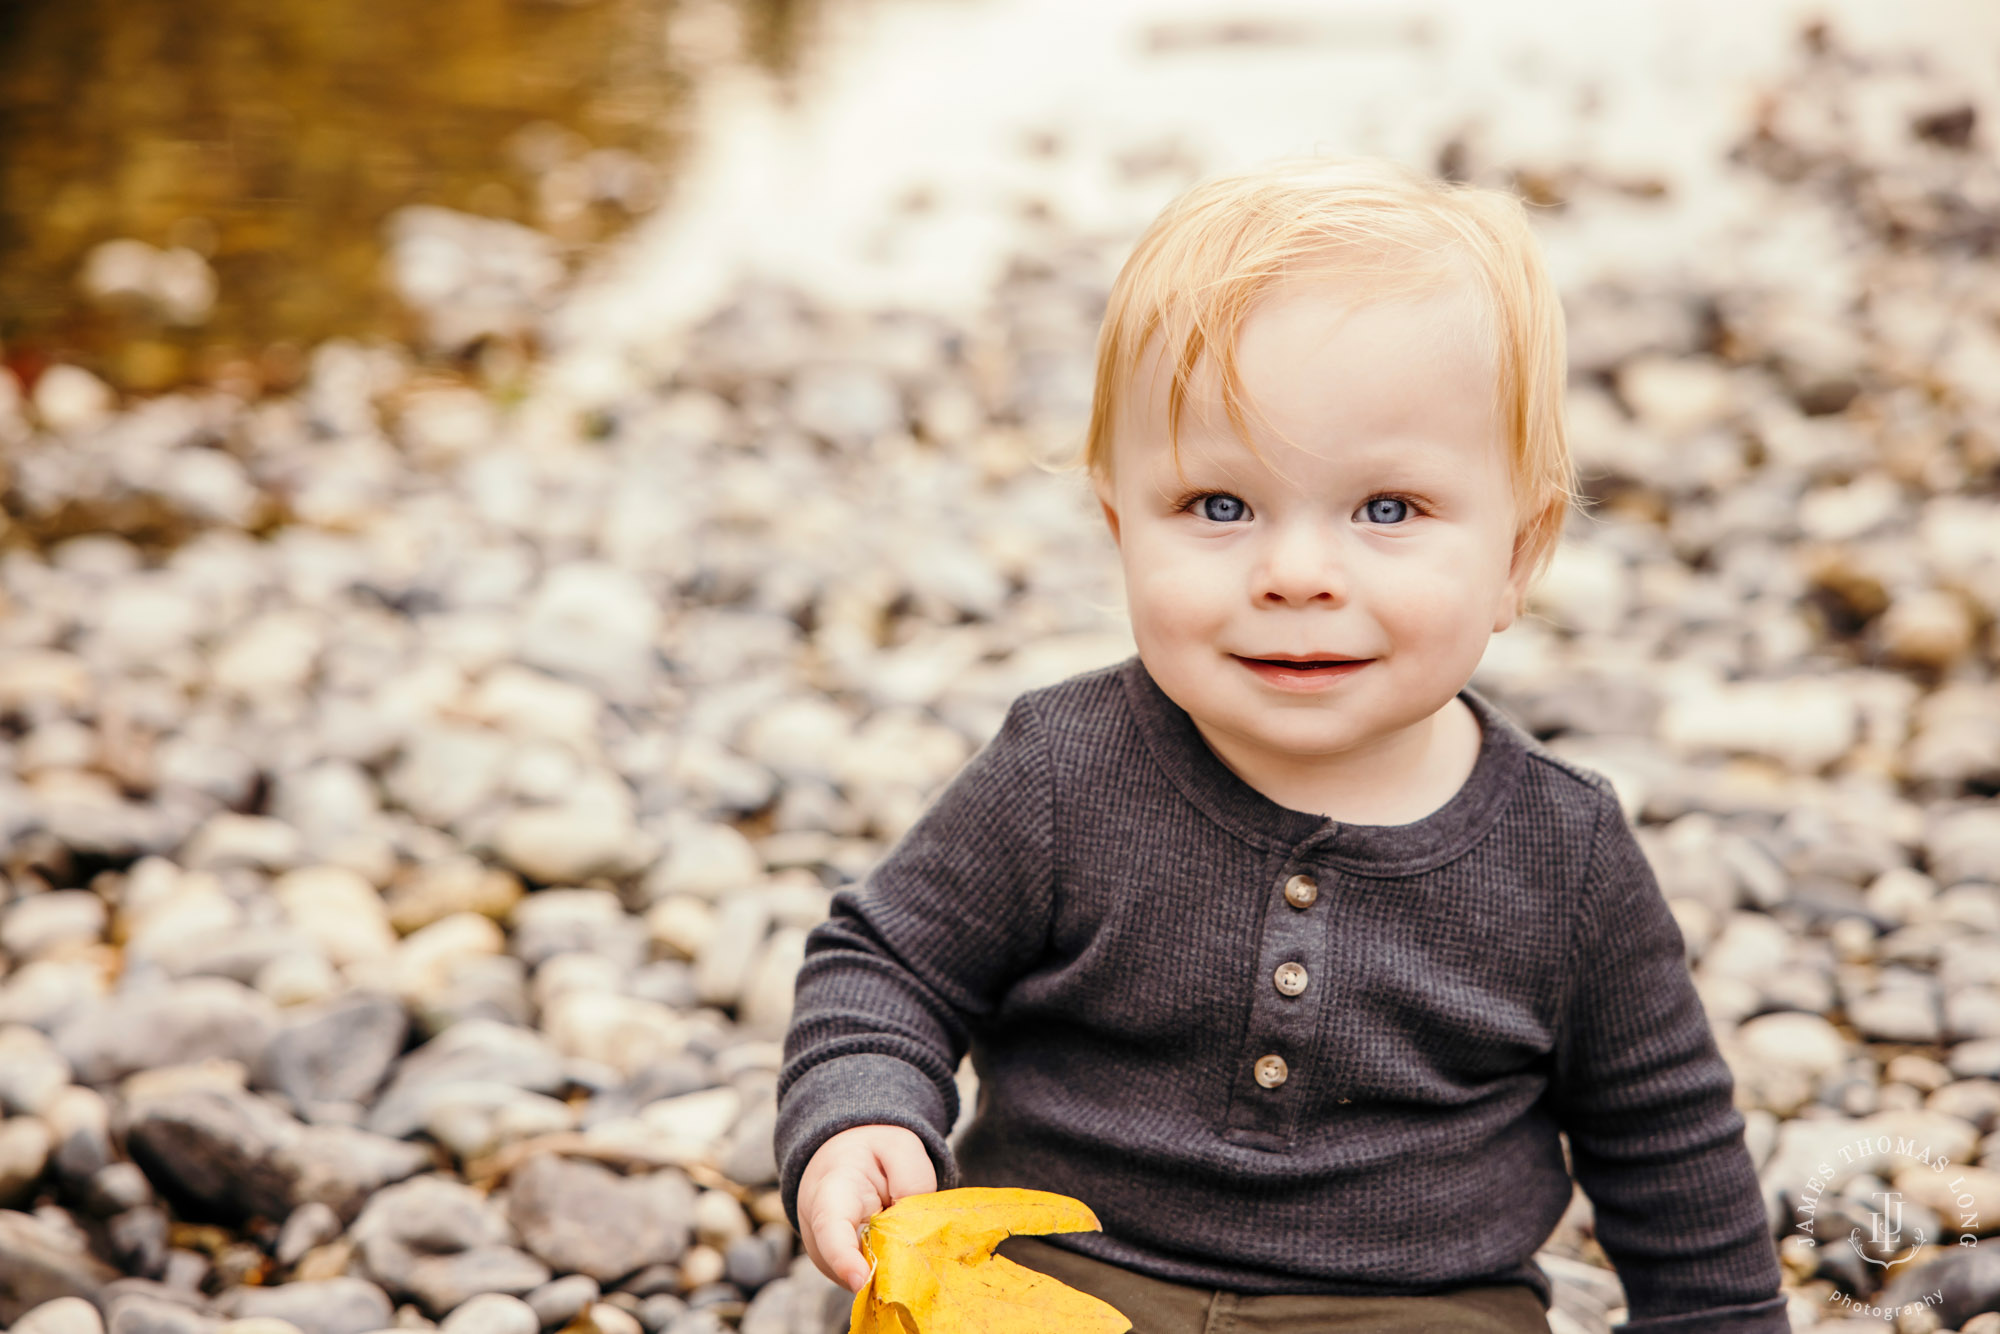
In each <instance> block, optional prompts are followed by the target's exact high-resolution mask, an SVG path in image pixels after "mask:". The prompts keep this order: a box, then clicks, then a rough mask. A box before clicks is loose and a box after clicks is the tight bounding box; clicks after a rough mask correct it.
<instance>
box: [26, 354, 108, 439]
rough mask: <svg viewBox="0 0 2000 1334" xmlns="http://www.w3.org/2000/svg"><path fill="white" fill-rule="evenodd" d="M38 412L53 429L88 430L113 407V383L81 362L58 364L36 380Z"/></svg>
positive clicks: (104, 417) (101, 422)
mask: <svg viewBox="0 0 2000 1334" xmlns="http://www.w3.org/2000/svg"><path fill="white" fill-rule="evenodd" d="M34 401H35V415H36V416H38V417H40V418H41V419H42V421H43V423H44V424H45V425H47V426H48V427H49V429H50V430H53V431H61V432H64V433H71V432H77V431H87V430H89V429H90V428H92V427H94V426H98V425H101V424H103V422H104V420H105V419H106V418H107V417H108V416H109V415H110V413H111V409H112V406H113V404H112V394H111V386H109V385H107V384H105V383H104V381H102V380H100V379H98V378H97V377H96V376H95V375H92V374H91V373H90V372H89V371H87V370H85V369H83V367H81V366H70V365H64V364H58V365H55V366H51V367H49V368H48V369H47V370H45V371H43V372H42V376H41V378H40V379H39V380H37V381H35V395H34Z"/></svg>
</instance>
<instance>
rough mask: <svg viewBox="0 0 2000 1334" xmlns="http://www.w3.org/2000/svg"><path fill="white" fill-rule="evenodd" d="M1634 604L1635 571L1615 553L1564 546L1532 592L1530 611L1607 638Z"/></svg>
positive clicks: (1580, 546) (1568, 543)
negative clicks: (1632, 602) (1633, 582)
mask: <svg viewBox="0 0 2000 1334" xmlns="http://www.w3.org/2000/svg"><path fill="white" fill-rule="evenodd" d="M1631 601H1632V571H1631V567H1630V566H1629V565H1628V564H1627V563H1626V561H1625V559H1624V558H1623V557H1622V556H1620V555H1619V554H1618V553H1617V552H1615V551H1610V550H1607V549H1605V548H1603V547H1600V546H1586V545H1583V544H1581V543H1577V542H1564V543H1562V544H1560V545H1559V546H1557V547H1556V554H1555V557H1554V559H1552V560H1551V561H1550V562H1549V568H1548V570H1547V571H1546V572H1545V573H1544V574H1543V575H1542V578H1541V579H1540V580H1539V581H1538V582H1537V583H1536V584H1535V586H1534V588H1533V589H1532V590H1530V593H1529V598H1528V605H1529V607H1530V608H1531V609H1532V610H1534V611H1536V612H1538V613H1540V614H1541V615H1544V616H1547V617H1548V618H1549V619H1550V620H1552V621H1554V622H1555V623H1556V624H1557V625H1559V626H1562V627H1563V628H1564V629H1567V630H1575V631H1582V632H1585V633H1592V634H1604V633H1607V632H1609V631H1612V630H1615V629H1617V628H1618V625H1619V623H1620V622H1621V621H1622V620H1623V619H1624V617H1625V612H1626V609H1627V607H1628V606H1629V605H1630V604H1631Z"/></svg>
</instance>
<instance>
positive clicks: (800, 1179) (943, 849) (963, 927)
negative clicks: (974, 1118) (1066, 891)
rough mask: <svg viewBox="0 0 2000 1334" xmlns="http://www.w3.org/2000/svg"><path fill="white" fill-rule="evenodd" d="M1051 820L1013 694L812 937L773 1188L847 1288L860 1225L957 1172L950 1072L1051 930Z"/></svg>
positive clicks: (810, 1247)
mask: <svg viewBox="0 0 2000 1334" xmlns="http://www.w3.org/2000/svg"><path fill="white" fill-rule="evenodd" d="M1054 819H1055V812H1054V792H1053V784H1052V780H1051V777H1050V766H1049V759H1048V747H1047V744H1046V740H1045V738H1044V735H1043V732H1042V727H1041V723H1040V720H1039V718H1038V717H1037V715H1036V714H1035V712H1034V709H1033V706H1032V705H1031V704H1029V703H1028V702H1027V700H1026V699H1025V698H1024V699H1017V700H1016V701H1015V702H1014V704H1013V706H1012V707H1011V708H1010V709H1009V710H1008V712H1007V716H1006V718H1005V720H1004V721H1003V722H1002V723H1001V726H1000V730H999V731H998V732H997V733H996V734H995V735H994V737H993V739H992V740H991V741H989V742H988V743H987V744H986V745H985V746H984V747H982V748H981V749H980V751H979V752H978V753H977V754H975V755H974V756H973V757H972V758H971V759H970V760H968V761H967V762H966V765H965V767H964V768H963V769H961V770H960V771H959V773H958V775H957V776H956V777H955V778H953V779H952V781H951V782H950V783H949V784H947V785H946V787H945V789H944V791H943V792H941V793H940V794H939V795H938V797H937V798H936V800H935V801H933V802H932V803H931V805H930V807H929V808H928V809H927V810H926V811H925V812H924V814H923V815H922V816H921V817H920V818H919V819H918V820H917V822H916V823H915V824H914V825H912V826H911V828H910V830H909V832H908V833H906V834H905V835H904V836H903V838H902V839H901V840H900V841H899V842H898V843H897V844H896V846H895V847H894V848H893V849H892V850H891V851H890V852H889V854H888V855H887V856H886V857H884V858H883V860H882V861H881V862H880V863H879V864H878V865H877V866H876V867H875V868H874V870H873V871H871V872H870V873H869V875H868V877H867V879H866V881H865V882H864V883H863V884H862V885H861V886H859V887H858V888H857V887H850V888H848V889H844V890H842V891H841V892H840V893H838V894H836V895H834V898H833V906H832V910H831V915H830V916H829V917H828V918H827V920H826V921H825V922H822V923H821V924H820V925H819V926H817V927H815V928H814V929H813V931H812V933H811V935H809V936H808V937H807V939H806V957H805V963H804V964H803V965H802V966H801V967H800V969H799V975H798V988H797V992H796V999H795V1000H794V1004H793V1011H792V1023H791V1028H790V1031H789V1032H787V1034H786V1035H785V1060H784V1066H783V1068H782V1070H781V1071H780V1072H779V1076H778V1127H777V1134H776V1138H775V1148H776V1151H777V1157H778V1173H779V1184H780V1189H781V1192H782V1198H783V1199H784V1202H785V1212H786V1213H787V1214H788V1215H789V1216H790V1218H791V1221H792V1225H793V1227H795V1228H798V1229H799V1232H800V1235H801V1237H802V1238H803V1239H804V1240H805V1243H806V1248H807V1253H808V1254H809V1255H811V1256H812V1257H813V1260H814V1262H815V1263H816V1264H818V1265H819V1267H820V1268H821V1270H822V1271H824V1272H827V1274H828V1276H829V1277H832V1278H834V1279H835V1280H836V1281H837V1282H843V1283H847V1284H848V1286H849V1287H850V1288H851V1287H854V1286H858V1285H857V1284H856V1283H853V1282H849V1279H850V1278H852V1277H853V1276H854V1274H855V1272H856V1268H855V1267H856V1266H862V1267H861V1268H860V1269H859V1271H858V1272H859V1273H860V1275H861V1277H863V1278H865V1277H866V1272H867V1271H866V1268H865V1265H862V1261H861V1256H860V1253H859V1251H858V1250H856V1249H854V1248H853V1227H854V1225H855V1224H857V1223H859V1222H860V1221H862V1220H863V1219H865V1218H867V1217H868V1216H869V1215H870V1214H872V1213H875V1212H877V1211H878V1210H879V1209H880V1208H882V1207H886V1206H887V1205H888V1204H889V1203H891V1202H893V1201H894V1200H895V1199H897V1198H900V1197H901V1196H903V1195H910V1194H918V1193H922V1192H924V1191H929V1190H935V1189H937V1188H938V1187H939V1185H940V1184H942V1185H943V1186H945V1187H950V1186H953V1185H956V1184H957V1178H958V1169H957V1165H956V1164H955V1163H954V1162H953V1161H952V1156H951V1151H950V1149H949V1148H948V1147H947V1145H946V1143H945V1136H946V1135H947V1134H949V1133H950V1130H951V1127H952V1123H953V1122H954V1121H955V1120H956V1119H957V1116H958V1089H957V1085H956V1084H955V1083H954V1082H953V1076H954V1074H955V1073H956V1071H957V1069H958V1062H959V1059H960V1058H961V1057H962V1056H963V1055H964V1054H965V1050H966V1046H967V1043H968V1039H969V1030H970V1025H971V1024H973V1023H974V1022H976V1021H977V1020H978V1019H979V1018H980V1017H981V1016H984V1015H986V1014H990V1013H991V1012H992V1010H993V1008H994V1006H995V1005H997V1004H998V1003H999V1000H1000V998H1001V997H1002V996H1003V995H1004V993H1005V991H1006V989H1007V986H1008V985H1009V984H1010V983H1011V982H1012V981H1013V979H1014V978H1016V977H1017V976H1019V975H1020V974H1021V973H1022V972H1024V971H1025V970H1026V969H1027V968H1028V967H1029V966H1030V965H1031V964H1032V963H1033V962H1034V961H1035V959H1036V958H1038V957H1039V956H1040V954H1041V951H1042V949H1043V947H1044V945H1045V944H1046V942H1047V940H1048V934H1049V920H1050V914H1051V910H1052V904H1053V889H1054ZM912 1146H914V1149H915V1151H914V1152H913V1151H912ZM802 1222H803V1223H804V1224H805V1226H801V1223H802ZM843 1228H845V1235H842V1229H843Z"/></svg>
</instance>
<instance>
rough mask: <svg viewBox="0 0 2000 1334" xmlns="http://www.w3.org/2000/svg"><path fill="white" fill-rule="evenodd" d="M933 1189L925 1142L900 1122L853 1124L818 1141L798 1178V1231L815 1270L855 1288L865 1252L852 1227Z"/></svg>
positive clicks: (864, 1272) (864, 1275) (863, 1276)
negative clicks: (847, 1128) (887, 1124)
mask: <svg viewBox="0 0 2000 1334" xmlns="http://www.w3.org/2000/svg"><path fill="white" fill-rule="evenodd" d="M936 1189H937V1169H936V1168H935V1167H934V1166H932V1165H931V1156H930V1154H929V1153H928V1152H927V1151H926V1150H925V1149H924V1142H923V1141H922V1140H920V1139H918V1138H917V1137H916V1136H915V1135H914V1134H912V1133H911V1132H910V1131H907V1130H905V1129H903V1128H902V1127H901V1126H855V1127H854V1128H853V1129H851V1130H843V1131H841V1132H840V1133H839V1134H838V1135H835V1136H833V1137H832V1138H831V1139H829V1140H827V1142H826V1143H824V1144H822V1145H820V1146H819V1151H818V1152H817V1153H815V1154H813V1156H812V1161H811V1162H808V1163H807V1164H806V1170H805V1174H804V1175H803V1176H801V1177H800V1178H799V1231H800V1232H801V1233H802V1234H803V1235H802V1236H801V1237H800V1240H801V1241H803V1242H804V1243H805V1247H806V1254H807V1255H809V1256H811V1257H812V1262H813V1263H814V1264H816V1265H818V1266H819V1272H820V1273H822V1274H825V1275H826V1276H827V1277H828V1278H830V1279H832V1280H833V1281H834V1282H836V1283H838V1284H840V1285H841V1286H842V1287H844V1288H846V1289H847V1290H848V1291H849V1292H859V1291H860V1290H861V1285H862V1284H864V1283H866V1282H867V1281H868V1257H867V1256H865V1255H863V1254H862V1253H861V1243H860V1241H859V1240H858V1239H857V1237H856V1235H855V1229H856V1228H858V1227H859V1226H860V1225H861V1224H862V1223H864V1222H866V1221H867V1220H868V1219H870V1218H873V1217H874V1216H875V1215H876V1214H879V1213H881V1212H882V1211H883V1210H884V1209H887V1208H888V1207H889V1206H890V1205H892V1204H894V1203H895V1202H896V1201H897V1200H900V1199H902V1198H903V1197H904V1196H905V1195H925V1194H928V1193H930V1192H931V1191H934V1190H936Z"/></svg>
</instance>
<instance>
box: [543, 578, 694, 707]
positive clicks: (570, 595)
mask: <svg viewBox="0 0 2000 1334" xmlns="http://www.w3.org/2000/svg"><path fill="white" fill-rule="evenodd" d="M659 627H660V609H659V607H658V605H657V604H656V603H655V602H654V600H653V597H652V595H651V594H649V593H648V592H647V591H646V587H645V585H644V584H642V583H640V582H639V580H638V578H637V577H636V576H635V575H633V574H632V573H631V571H629V570H623V569H620V568H619V567H617V566H615V565H610V564H606V563H601V562H591V561H585V562H576V563H573V564H569V565H564V566H560V567H558V568H557V569H555V570H553V571H551V572H550V573H549V574H548V575H547V576H546V577H545V578H544V579H543V580H542V585H541V587H540V588H539V589H538V590H537V591H536V592H535V595H534V597H533V599H532V600H531V601H530V602H529V604H528V607H527V612H526V615H525V617H524V618H523V621H522V624H521V631H520V640H519V645H518V648H517V650H516V651H517V653H518V654H519V656H520V659H521V661H523V662H525V663H528V664H529V665H530V666H535V667H540V668H543V669H545V670H547V671H551V672H556V673H559V674H561V675H564V676H571V677H575V678H577V679H579V680H582V681H587V682H590V683H591V684H593V685H595V686H597V687H599V688H601V689H604V690H606V691H608V692H609V693H611V694H613V695H615V696H620V697H627V698H638V697H640V696H642V695H643V694H644V692H645V691H646V689H647V688H648V686H649V684H650V683H651V681H652V679H653V676H654V672H655V664H654V652H653V641H654V638H655V636H656V635H657V634H658V633H659Z"/></svg>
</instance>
